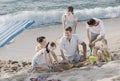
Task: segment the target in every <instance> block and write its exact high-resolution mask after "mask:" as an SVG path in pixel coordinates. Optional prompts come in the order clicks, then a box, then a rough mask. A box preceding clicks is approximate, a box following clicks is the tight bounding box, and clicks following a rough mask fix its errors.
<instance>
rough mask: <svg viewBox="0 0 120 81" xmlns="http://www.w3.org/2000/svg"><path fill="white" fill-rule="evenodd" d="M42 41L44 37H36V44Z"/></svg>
mask: <svg viewBox="0 0 120 81" xmlns="http://www.w3.org/2000/svg"><path fill="white" fill-rule="evenodd" d="M44 39H45V37H44V36H40V37H37V42H38V43H41V42H43V40H44Z"/></svg>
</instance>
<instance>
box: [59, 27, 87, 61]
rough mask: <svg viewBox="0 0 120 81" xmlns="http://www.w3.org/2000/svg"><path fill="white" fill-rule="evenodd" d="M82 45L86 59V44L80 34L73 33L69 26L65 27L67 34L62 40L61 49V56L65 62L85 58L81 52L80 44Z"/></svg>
mask: <svg viewBox="0 0 120 81" xmlns="http://www.w3.org/2000/svg"><path fill="white" fill-rule="evenodd" d="M79 44H80V45H82V47H83V57H84V60H85V58H86V44H85V42H84V41H82V40H81V39H80V38H79V37H78V35H76V34H72V28H71V27H67V28H66V29H65V36H63V37H62V38H61V40H60V51H61V56H62V58H63V61H64V62H72V61H76V62H79V61H81V59H82V58H83V57H82V56H81V55H80V54H79V50H78V45H79Z"/></svg>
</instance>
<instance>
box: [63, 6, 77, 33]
mask: <svg viewBox="0 0 120 81" xmlns="http://www.w3.org/2000/svg"><path fill="white" fill-rule="evenodd" d="M73 10H74V9H73V7H72V6H69V7H68V9H67V12H66V13H65V14H64V15H63V16H62V25H63V32H64V31H65V29H66V28H67V27H72V30H73V33H76V28H77V18H76V17H75V16H74V12H73Z"/></svg>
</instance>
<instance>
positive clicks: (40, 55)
mask: <svg viewBox="0 0 120 81" xmlns="http://www.w3.org/2000/svg"><path fill="white" fill-rule="evenodd" d="M46 54H47V53H46V49H45V48H43V49H41V50H40V51H38V52H37V53H36V54H35V56H34V57H33V60H32V62H36V63H37V64H46V60H45V59H46Z"/></svg>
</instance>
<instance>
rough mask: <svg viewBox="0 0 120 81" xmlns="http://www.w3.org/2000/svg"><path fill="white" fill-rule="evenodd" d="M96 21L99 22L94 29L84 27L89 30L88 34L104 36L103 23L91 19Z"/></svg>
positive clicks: (87, 26)
mask: <svg viewBox="0 0 120 81" xmlns="http://www.w3.org/2000/svg"><path fill="white" fill-rule="evenodd" d="M93 19H95V20H96V21H99V24H98V25H97V26H94V27H89V25H88V24H87V25H86V28H87V29H89V30H90V32H92V33H95V34H100V35H101V36H104V35H105V29H104V24H103V21H102V20H100V19H97V18H93Z"/></svg>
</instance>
